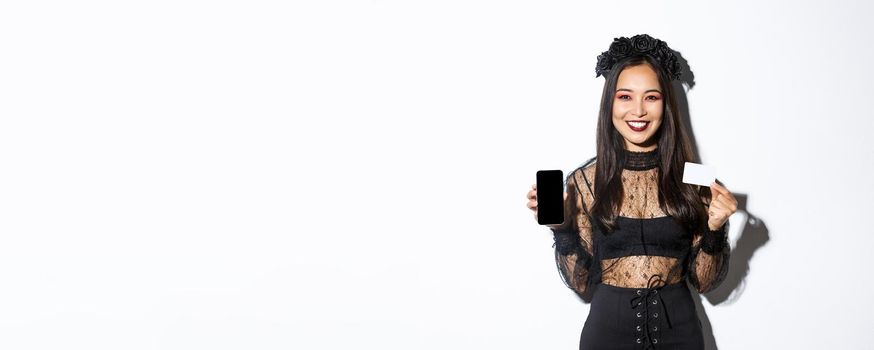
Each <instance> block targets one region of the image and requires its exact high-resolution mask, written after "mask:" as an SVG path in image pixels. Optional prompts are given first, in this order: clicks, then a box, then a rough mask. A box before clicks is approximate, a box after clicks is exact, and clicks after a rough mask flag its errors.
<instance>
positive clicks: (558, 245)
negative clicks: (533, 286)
mask: <svg viewBox="0 0 874 350" xmlns="http://www.w3.org/2000/svg"><path fill="white" fill-rule="evenodd" d="M582 171H583V170H582V169H577V170H575V171H574V172H572V173H571V174H570V176H568V178H567V180H566V181H565V182H566V192H567V194H568V198H567V201H566V202H565V220H564V223H563V225H561V226H560V227H557V228H553V229H552V232H553V238H554V240H555V244H554V245H553V246H554V247H555V262H556V265H557V267H558V271H559V274H560V276H561V278H562V281H564V284H565V285H566V286H567V287H568V288H570V289H572V290H573V291H574V292H576V293H577V294H578V295H580V296H582V295H583V293H585V291H586V286H587V284H588V283H589V273H588V272H589V267H590V266H591V264H592V226H591V225H590V222H589V218H588V215H587V214H586V213H587V212H588V208H590V207H591V203H592V199H593V197H592V193H591V191H590V190H589V189H588V188H585V189H584V188H581V186H580V185H581V184H582V186H586V185H585V182H583V180H582V174H581V172H582ZM584 205H585V206H586V207H585V208H584V207H583V206H584Z"/></svg>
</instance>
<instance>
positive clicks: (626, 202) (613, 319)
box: [553, 149, 730, 350]
mask: <svg viewBox="0 0 874 350" xmlns="http://www.w3.org/2000/svg"><path fill="white" fill-rule="evenodd" d="M658 151H659V150H658V149H656V150H653V151H649V152H631V151H627V150H625V151H624V158H625V165H624V166H623V169H622V176H621V178H622V186H623V192H624V194H623V201H622V206H621V210H620V212H619V215H618V217H617V219H616V224H617V228H616V230H614V231H613V232H610V233H609V234H605V233H604V230H602V229H601V228H600V225H592V221H591V220H590V219H591V217H590V216H589V210H590V209H591V207H592V203H593V201H594V198H595V197H594V178H595V167H596V166H597V164H596V162H595V159H594V158H593V159H591V160H589V161H588V162H586V164H584V165H582V166H580V167H579V168H577V169H575V170H574V171H573V172H571V173H570V174H569V175H568V177H567V184H566V190H567V192H568V201H567V203H568V206H567V208H566V214H567V215H568V216H567V217H566V219H565V223H564V225H562V226H561V227H559V228H554V229H553V232H554V238H555V259H556V263H557V266H558V270H559V272H560V275H561V277H562V280H563V281H564V283H565V284H566V285H567V286H568V287H569V288H570V289H572V290H573V291H575V292H576V293H577V294H579V295H580V296H581V297H583V299H584V300H586V299H587V297H586V293H587V292H590V293H591V294H590V296H591V299H590V300H591V305H590V308H589V315H588V317H587V319H586V322H585V325H584V326H583V330H582V333H581V335H580V349H585V350H590V349H703V348H704V344H703V335H702V331H701V322H700V320H699V319H698V316H697V313H696V311H695V303H694V301H693V299H692V298H693V296H692V292H691V291H690V290H689V288H688V287H687V284H686V282H687V281H688V282H689V284H691V285H692V286H693V287H694V288H695V289H696V290H697V291H698V292H699V293H705V292H708V291H710V290H712V289H713V288H715V287H716V286H718V285H719V284H720V283H721V282H722V280H723V279H724V278H725V274H726V272H727V269H728V261H729V256H730V247H729V244H728V240H727V237H726V231H727V229H728V222H726V224H725V225H723V227H721V228H720V229H719V230H716V231H709V230H704V231H703V232H690V231H689V230H687V229H685V228H684V227H683V226H682V225H681V224H680V223H679V222H678V221H677V220H674V218H673V217H672V216H668V215H667V214H666V213H665V212H664V211H663V210H662V209H661V208H660V206H659V201H658V191H659V189H658V171H659V153H658ZM702 201H703V200H702ZM705 204H706V203H705Z"/></svg>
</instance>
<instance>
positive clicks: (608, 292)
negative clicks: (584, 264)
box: [580, 281, 704, 350]
mask: <svg viewBox="0 0 874 350" xmlns="http://www.w3.org/2000/svg"><path fill="white" fill-rule="evenodd" d="M594 288H595V290H594V291H593V294H592V301H591V303H590V305H589V306H590V307H589V316H588V317H587V318H586V323H585V325H584V326H583V331H582V334H580V350H602V349H605V350H609V349H628V350H631V349H679V350H683V349H693V350H700V349H704V336H703V333H702V331H701V320H699V319H698V314H697V313H696V312H695V302H694V300H693V299H692V293H691V291H690V290H689V288H688V287H687V286H686V282H685V281H684V282H681V283H674V284H669V285H664V286H661V287H657V288H655V287H654V288H622V287H616V286H612V285H609V284H603V283H601V284H598V285H596V286H595V287H594Z"/></svg>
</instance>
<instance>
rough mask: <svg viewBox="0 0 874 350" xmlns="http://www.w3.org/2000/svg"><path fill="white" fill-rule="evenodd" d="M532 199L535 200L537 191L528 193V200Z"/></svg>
mask: <svg viewBox="0 0 874 350" xmlns="http://www.w3.org/2000/svg"><path fill="white" fill-rule="evenodd" d="M534 198H537V191H535V190H531V191H528V199H534Z"/></svg>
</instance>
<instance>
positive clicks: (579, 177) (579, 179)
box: [567, 157, 597, 187]
mask: <svg viewBox="0 0 874 350" xmlns="http://www.w3.org/2000/svg"><path fill="white" fill-rule="evenodd" d="M596 163H597V161H596V159H595V157H592V158H589V159H588V160H586V161H585V162H583V164H582V165H580V166H578V167H577V168H576V169H574V170H573V171H572V172H571V173H570V174H568V176H567V182H568V184H571V185H575V186H580V187H587V186H592V184H593V183H594V180H595V166H596V165H597V164H596Z"/></svg>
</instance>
